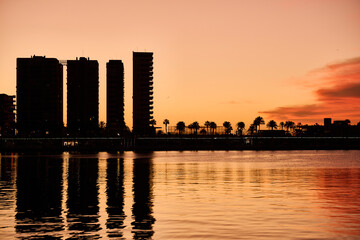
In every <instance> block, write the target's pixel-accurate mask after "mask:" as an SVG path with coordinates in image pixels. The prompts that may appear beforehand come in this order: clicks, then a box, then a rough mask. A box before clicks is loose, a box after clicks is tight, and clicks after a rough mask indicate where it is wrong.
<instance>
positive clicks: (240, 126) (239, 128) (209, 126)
mask: <svg viewBox="0 0 360 240" xmlns="http://www.w3.org/2000/svg"><path fill="white" fill-rule="evenodd" d="M155 124H156V122H155ZM163 124H164V125H165V132H166V133H168V125H169V124H170V121H169V120H168V119H164V121H163ZM264 124H265V121H264V118H263V117H261V116H258V117H256V118H255V119H254V121H253V123H252V124H251V125H250V126H249V128H248V133H249V134H251V135H252V134H253V133H254V132H259V131H260V127H261V125H264ZM152 125H154V123H153V122H152ZM204 126H205V128H206V130H205V129H202V130H201V131H200V134H206V133H210V134H215V133H216V128H217V124H216V123H215V122H211V121H205V123H204ZM223 126H224V128H225V134H226V135H228V134H230V133H231V131H232V130H233V127H232V126H231V123H230V122H229V121H225V122H224V123H223ZM266 126H267V127H268V128H269V129H271V130H274V129H278V127H279V126H280V128H281V130H284V128H286V131H287V132H289V129H290V130H291V129H293V130H294V129H295V128H301V126H302V125H301V123H298V124H297V125H295V123H294V122H293V121H286V122H280V123H279V126H278V124H277V122H276V121H274V120H270V121H269V122H268V123H267V124H266ZM187 128H188V129H190V133H191V134H198V130H199V129H200V128H201V127H200V124H199V123H198V122H197V121H195V122H193V123H191V124H189V125H188V126H187ZM185 129H186V124H185V122H183V121H179V122H178V123H177V124H176V131H178V133H179V134H183V133H184V131H185ZM244 129H245V123H244V122H238V123H237V124H236V134H237V135H240V136H242V135H243V131H244ZM209 130H210V131H209Z"/></svg>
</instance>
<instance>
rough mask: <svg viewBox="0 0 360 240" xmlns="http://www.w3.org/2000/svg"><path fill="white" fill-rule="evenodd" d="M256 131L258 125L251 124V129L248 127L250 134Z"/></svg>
mask: <svg viewBox="0 0 360 240" xmlns="http://www.w3.org/2000/svg"><path fill="white" fill-rule="evenodd" d="M255 131H256V125H254V124H251V125H250V127H249V129H248V133H250V135H251V136H252V135H253V134H254V132H255Z"/></svg>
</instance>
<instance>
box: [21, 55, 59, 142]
mask: <svg viewBox="0 0 360 240" xmlns="http://www.w3.org/2000/svg"><path fill="white" fill-rule="evenodd" d="M16 70H17V76H16V95H17V96H16V100H17V129H18V133H19V135H21V136H44V135H50V136H56V135H60V134H61V132H62V129H63V66H62V65H61V64H60V63H59V60H57V59H56V58H46V57H45V56H44V57H42V56H35V55H34V56H32V57H31V58H18V59H17V67H16Z"/></svg>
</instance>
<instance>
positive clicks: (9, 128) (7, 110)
mask: <svg viewBox="0 0 360 240" xmlns="http://www.w3.org/2000/svg"><path fill="white" fill-rule="evenodd" d="M14 102H15V96H9V95H6V94H0V137H10V136H14V134H15V112H14V111H15V104H14Z"/></svg>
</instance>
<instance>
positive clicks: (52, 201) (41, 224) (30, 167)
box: [15, 157, 64, 238]
mask: <svg viewBox="0 0 360 240" xmlns="http://www.w3.org/2000/svg"><path fill="white" fill-rule="evenodd" d="M62 163H63V159H60V158H54V159H49V158H30V157H26V158H24V157H19V158H18V160H17V177H16V187H17V193H16V214H15V221H16V225H15V229H16V232H17V233H18V234H20V236H21V233H26V235H27V236H29V234H31V237H36V238H46V237H47V236H50V235H51V236H52V238H56V237H60V234H61V232H60V231H62V230H64V223H63V219H62V217H61V210H62V208H61V201H62V174H63V165H62ZM57 231H59V234H58V235H57V233H56V232H57Z"/></svg>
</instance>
